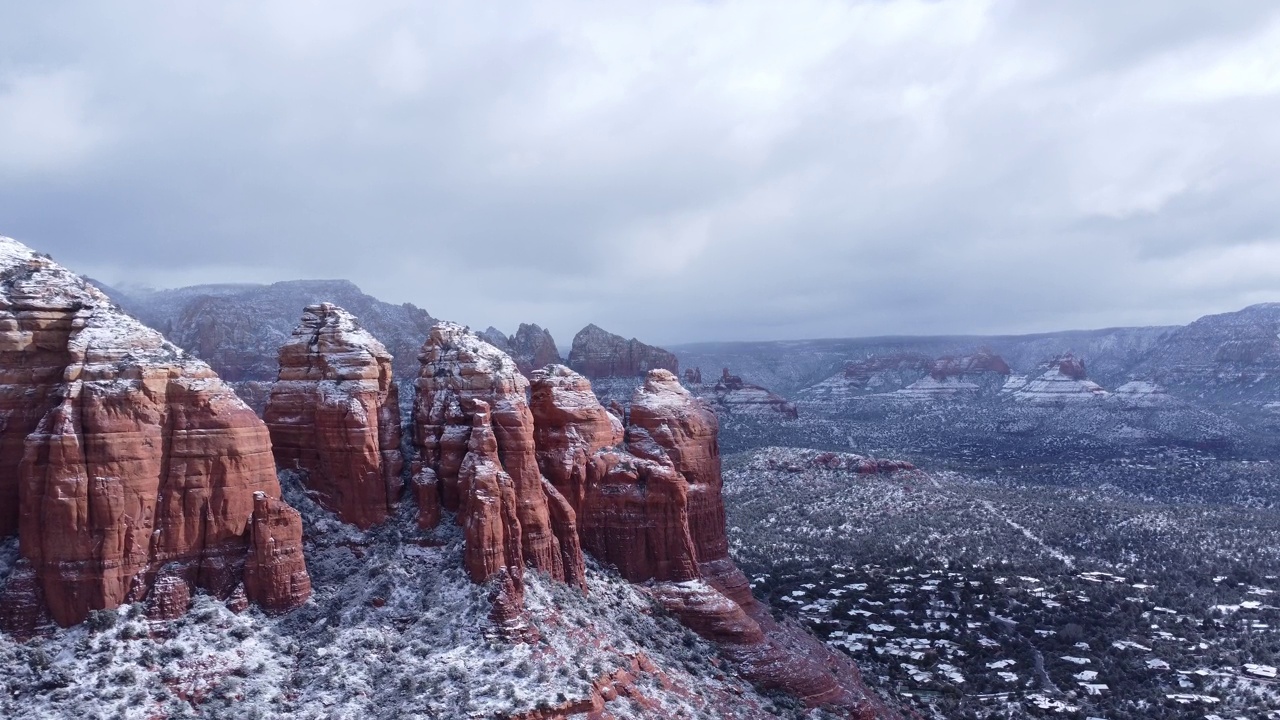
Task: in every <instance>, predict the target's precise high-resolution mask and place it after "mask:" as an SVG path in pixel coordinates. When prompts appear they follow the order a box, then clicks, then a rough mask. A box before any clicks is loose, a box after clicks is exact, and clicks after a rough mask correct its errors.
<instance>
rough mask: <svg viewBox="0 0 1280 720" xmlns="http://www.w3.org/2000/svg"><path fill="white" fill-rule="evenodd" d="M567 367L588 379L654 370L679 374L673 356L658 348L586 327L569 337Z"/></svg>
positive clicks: (642, 373)
mask: <svg viewBox="0 0 1280 720" xmlns="http://www.w3.org/2000/svg"><path fill="white" fill-rule="evenodd" d="M569 367H571V368H573V370H574V371H575V372H578V373H581V374H582V375H586V376H587V377H588V378H592V379H599V378H607V377H619V378H621V377H642V376H643V375H644V374H645V373H646V372H648V371H650V370H655V369H664V370H670V371H671V372H673V373H678V372H679V371H680V363H679V361H678V360H676V356H675V355H673V354H672V353H669V352H667V351H666V350H663V349H662V348H659V347H653V346H652V345H645V344H644V343H642V342H640V341H639V340H636V339H635V338H631V339H630V340H627V339H626V338H624V337H622V336H621V335H614V334H613V333H611V332H608V331H606V330H603V329H601V328H600V327H598V326H596V325H588V326H586V327H585V328H583V329H582V330H581V331H579V332H578V334H577V335H575V336H574V338H573V347H572V348H571V349H570V350H569Z"/></svg>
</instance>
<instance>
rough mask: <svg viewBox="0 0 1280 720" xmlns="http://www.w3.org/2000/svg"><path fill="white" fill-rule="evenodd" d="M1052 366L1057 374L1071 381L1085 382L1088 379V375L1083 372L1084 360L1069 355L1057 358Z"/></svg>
mask: <svg viewBox="0 0 1280 720" xmlns="http://www.w3.org/2000/svg"><path fill="white" fill-rule="evenodd" d="M1052 364H1053V365H1055V366H1057V368H1058V372H1059V373H1061V374H1062V375H1065V376H1067V377H1069V378H1071V379H1072V380H1085V379H1087V378H1088V377H1089V373H1087V372H1086V371H1085V367H1084V360H1083V359H1082V358H1077V357H1076V356H1075V355H1073V354H1071V353H1066V354H1065V355H1060V356H1058V357H1057V358H1056V359H1055V360H1054V361H1053V363H1052Z"/></svg>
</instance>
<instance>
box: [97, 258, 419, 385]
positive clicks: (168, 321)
mask: <svg viewBox="0 0 1280 720" xmlns="http://www.w3.org/2000/svg"><path fill="white" fill-rule="evenodd" d="M104 291H107V292H108V293H109V294H110V295H111V297H112V298H113V299H115V301H116V302H118V303H119V304H120V305H121V306H122V307H123V308H124V309H125V310H126V311H127V312H129V313H130V314H132V315H134V316H135V317H137V318H138V319H139V320H141V321H142V322H143V323H145V324H147V325H150V326H151V327H154V328H156V329H158V330H160V332H162V333H164V335H165V337H167V338H168V339H169V340H170V341H172V342H173V343H174V344H176V345H178V346H180V347H182V348H184V349H186V350H188V351H190V352H192V353H194V354H195V355H196V356H197V357H199V358H201V359H202V360H204V361H206V362H208V363H209V364H210V365H211V366H213V368H214V370H215V371H217V372H218V373H219V374H220V375H221V376H222V377H223V378H225V379H227V380H229V381H232V382H244V381H261V382H270V381H273V380H275V379H276V373H277V369H278V368H277V363H276V351H277V350H278V348H279V347H280V346H281V345H282V344H284V342H285V341H286V340H287V339H288V338H289V336H290V335H291V334H292V333H293V329H294V327H295V326H296V325H297V324H298V318H299V317H300V316H301V314H302V310H303V309H304V308H306V307H308V306H311V305H317V304H320V303H325V302H330V303H334V304H336V305H339V306H341V307H343V308H346V309H347V310H348V311H350V312H351V313H352V314H354V315H355V316H356V317H358V318H359V319H360V323H361V325H363V326H364V327H365V328H366V329H368V330H369V332H371V333H373V334H374V335H375V336H376V337H378V338H379V339H381V340H382V342H383V343H384V344H385V345H386V347H387V350H388V351H390V352H391V354H392V356H393V357H394V358H395V359H394V363H393V367H394V369H395V372H396V374H397V375H398V376H402V377H410V376H412V375H414V374H415V373H416V372H417V369H418V351H419V349H420V348H421V346H422V340H423V338H425V337H426V336H427V333H428V332H429V331H430V330H431V326H432V325H434V324H435V318H433V317H432V316H431V315H430V313H428V312H427V311H426V310H423V309H421V308H419V307H417V306H415V305H413V304H411V303H405V304H403V305H394V304H392V303H387V302H383V301H381V300H379V299H377V298H375V297H373V296H371V295H367V294H365V293H364V292H363V291H361V290H360V288H359V287H357V286H356V285H355V283H352V282H350V281H349V280H289V281H284V282H278V283H272V284H270V285H252V284H221V285H194V286H191V287H183V288H176V289H172V290H155V291H137V290H124V291H122V290H118V289H109V288H104Z"/></svg>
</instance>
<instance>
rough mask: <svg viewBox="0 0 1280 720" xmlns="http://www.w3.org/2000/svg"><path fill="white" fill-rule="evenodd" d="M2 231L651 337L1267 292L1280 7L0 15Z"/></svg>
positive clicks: (1278, 187) (814, 333) (1004, 321)
mask: <svg viewBox="0 0 1280 720" xmlns="http://www.w3.org/2000/svg"><path fill="white" fill-rule="evenodd" d="M0 234H5V235H10V236H13V237H16V238H18V239H20V240H23V241H24V242H27V243H28V244H29V245H32V246H33V247H35V248H37V249H38V250H42V251H47V252H50V253H52V254H53V256H54V257H55V258H56V259H58V260H59V261H61V262H62V263H63V264H66V265H68V266H70V267H72V268H73V269H75V270H78V271H80V272H84V273H87V274H91V275H93V276H96V277H99V278H100V279H102V280H104V281H107V282H109V283H134V284H143V285H151V286H155V287H173V286H180V285H188V284H194V283H203V282H235V281H255V282H262V281H274V280H284V279H297V278H313V277H323V278H334V277H344V278H348V279H351V280H353V281H355V282H356V283H357V284H359V285H360V286H361V287H362V288H364V290H365V291H366V292H369V293H371V294H373V295H376V296H378V297H380V298H382V299H384V300H388V301H392V302H405V301H410V302H413V303H416V304H418V305H420V306H422V307H424V308H426V309H427V310H429V311H430V312H431V313H432V314H433V315H436V316H437V317H444V318H449V319H454V320H458V321H461V322H466V323H469V324H471V325H473V326H479V327H484V326H487V325H490V324H494V325H497V326H499V327H500V328H503V329H505V330H507V331H511V330H513V329H514V327H515V325H516V324H517V323H519V322H522V321H526V322H538V323H541V324H543V325H545V326H549V327H550V328H551V329H552V330H553V332H554V333H555V335H556V337H557V338H559V339H560V341H561V344H562V345H566V346H567V341H568V340H569V339H570V338H571V337H572V335H573V334H574V332H576V331H577V330H578V328H580V327H581V326H582V325H584V324H586V323H587V322H596V323H598V324H600V325H602V326H604V327H606V328H609V329H613V330H615V331H617V332H621V333H624V334H626V335H628V336H630V335H637V336H639V337H641V338H643V339H646V340H651V341H657V342H664V343H675V342H682V341H693V340H703V339H706V340H710V339H784V338H799V337H834V336H852V335H871V334H888V333H894V334H899V333H904V334H905V333H910V334H919V333H953V332H975V333H988V332H1022V331H1036V330H1057V329H1066V328H1078V327H1099V326H1108V325H1124V324H1157V323H1182V322H1187V321H1189V320H1191V319H1194V318H1195V317H1197V316H1198V315H1201V314H1204V313H1206V312H1214V311H1223V310H1230V309H1236V308H1239V307H1242V306H1244V305H1247V304H1250V303H1254V302H1260V301H1266V300H1280V3H1276V2H1274V1H1273V0H1261V1H1259V2H1233V1H1231V0H1214V1H1213V2H1207V1H1203V0H1200V1H1196V2H1183V1H1181V0H1142V1H1139V0H1126V1H1125V2H1115V1H1114V0H1108V1H1105V2H1088V1H1073V2H1048V1H1045V0H1035V1H1033V2H997V1H981V0H973V1H969V0H955V1H946V0H941V1H937V2H912V1H903V2H889V1H875V2H838V1H823V0H787V1H786V2H778V1H777V0H767V1H762V2H754V1H749V0H748V1H744V2H683V3H681V2H642V3H608V2H599V0H592V1H589V2H582V3H573V2H552V1H547V0H542V1H540V2H537V3H504V2H474V1H471V0H467V1H463V2H456V3H455V2H440V3H424V2H417V1H409V0H406V1H404V2H369V1H368V0H365V1H362V2H359V3H357V2H344V3H336V2H323V1H318V0H292V1H288V2H260V1H257V0H255V1H253V2H216V3H193V2H129V3H119V2H110V3H108V2H103V3H75V2H6V3H3V5H2V6H0Z"/></svg>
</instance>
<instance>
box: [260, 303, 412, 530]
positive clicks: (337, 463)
mask: <svg viewBox="0 0 1280 720" xmlns="http://www.w3.org/2000/svg"><path fill="white" fill-rule="evenodd" d="M264 419H265V420H266V423H267V427H268V428H269V429H270V431H271V440H272V445H273V447H274V450H275V459H276V463H277V465H278V466H279V467H280V468H281V469H291V470H298V471H300V472H301V473H302V476H303V483H304V484H305V485H306V486H307V487H308V488H310V489H312V490H314V491H316V493H317V495H318V497H319V501H320V504H321V505H323V506H324V507H326V508H328V509H329V510H332V511H333V512H335V513H336V514H337V515H338V517H340V518H341V519H342V520H343V521H344V522H348V523H351V524H353V525H356V526H358V527H360V528H364V529H367V528H370V527H372V526H374V525H377V524H379V523H381V522H383V521H384V520H386V519H387V517H388V515H389V514H390V512H391V510H392V509H393V508H394V506H395V504H396V502H397V501H398V500H399V497H400V492H401V490H402V481H401V478H400V474H401V471H402V470H403V468H404V462H403V460H402V458H401V456H400V409H399V391H398V388H397V387H396V383H395V380H394V379H393V378H392V358H391V355H390V353H388V352H387V351H386V348H384V347H383V346H382V343H380V342H378V341H377V340H376V339H374V338H373V336H372V335H370V334H369V333H367V332H365V331H364V330H363V329H361V328H360V326H359V324H358V323H357V321H356V319H355V318H354V317H353V316H351V314H350V313H348V312H346V311H345V310H343V309H342V308H339V307H337V306H335V305H332V304H329V303H324V304H320V305H312V306H310V307H308V308H307V309H306V310H305V311H304V313H303V316H302V322H301V324H300V325H298V327H297V329H295V330H294V333H293V336H292V337H291V338H290V339H289V341H288V342H286V343H285V344H284V345H283V346H282V347H281V348H280V377H279V379H278V380H277V381H276V383H275V385H274V387H273V388H272V391H271V398H270V400H269V401H268V403H267V407H266V411H265V413H264Z"/></svg>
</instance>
